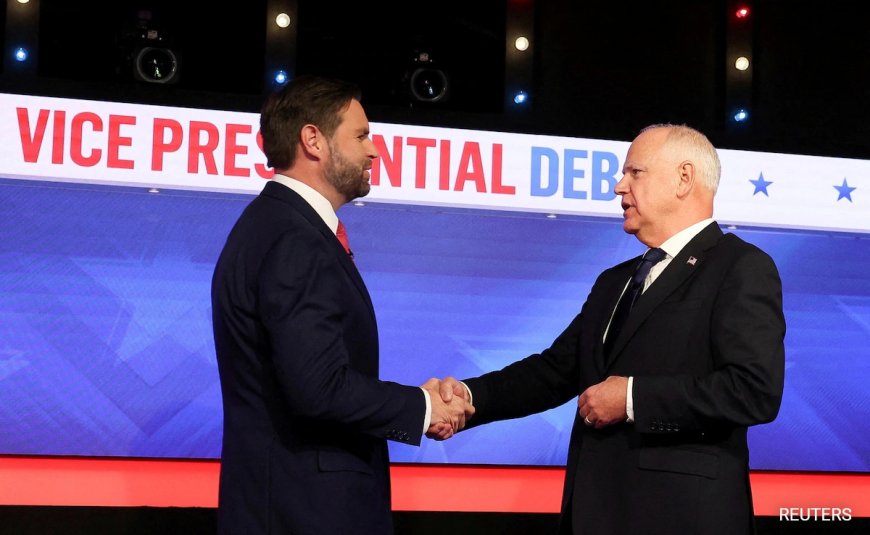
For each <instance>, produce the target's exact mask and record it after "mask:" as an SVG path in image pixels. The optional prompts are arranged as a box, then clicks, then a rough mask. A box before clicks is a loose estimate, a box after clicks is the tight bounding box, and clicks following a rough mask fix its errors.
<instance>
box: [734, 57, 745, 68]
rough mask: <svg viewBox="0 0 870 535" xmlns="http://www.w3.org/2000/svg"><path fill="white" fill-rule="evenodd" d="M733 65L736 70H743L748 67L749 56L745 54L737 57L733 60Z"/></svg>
mask: <svg viewBox="0 0 870 535" xmlns="http://www.w3.org/2000/svg"><path fill="white" fill-rule="evenodd" d="M734 67H735V68H736V69H737V70H738V71H745V70H746V69H748V68H749V58H747V57H746V56H740V57H739V58H737V61H735V62H734Z"/></svg>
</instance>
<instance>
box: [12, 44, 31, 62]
mask: <svg viewBox="0 0 870 535" xmlns="http://www.w3.org/2000/svg"><path fill="white" fill-rule="evenodd" d="M12 55H13V56H14V57H15V61H27V56H28V54H27V49H26V48H24V47H22V46H19V47H18V48H16V49H15V52H14V53H13V54H12Z"/></svg>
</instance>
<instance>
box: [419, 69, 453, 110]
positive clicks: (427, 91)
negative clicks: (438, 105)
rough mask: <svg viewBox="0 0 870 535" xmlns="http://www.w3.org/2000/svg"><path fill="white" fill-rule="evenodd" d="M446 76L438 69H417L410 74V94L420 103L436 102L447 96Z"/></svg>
mask: <svg viewBox="0 0 870 535" xmlns="http://www.w3.org/2000/svg"><path fill="white" fill-rule="evenodd" d="M447 87H448V82H447V75H445V74H444V71H441V70H438V69H417V70H416V71H414V72H413V73H412V74H411V94H412V95H414V98H416V99H417V100H419V101H422V102H437V101H439V100H441V99H443V98H444V96H445V95H446V94H447Z"/></svg>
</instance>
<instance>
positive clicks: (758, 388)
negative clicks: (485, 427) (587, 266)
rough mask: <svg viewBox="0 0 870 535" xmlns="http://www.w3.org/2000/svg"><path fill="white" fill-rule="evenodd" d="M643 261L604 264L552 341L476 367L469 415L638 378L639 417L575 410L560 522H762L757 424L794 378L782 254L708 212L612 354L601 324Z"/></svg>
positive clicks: (641, 527)
mask: <svg viewBox="0 0 870 535" xmlns="http://www.w3.org/2000/svg"><path fill="white" fill-rule="evenodd" d="M639 260H640V257H638V258H634V259H632V260H629V261H627V262H624V263H622V264H620V265H617V266H615V267H613V268H610V269H608V270H606V271H604V272H603V273H602V274H601V275H600V276H599V277H598V279H597V280H596V282H595V284H594V285H593V287H592V290H591V292H590V294H589V296H588V298H587V300H586V303H585V304H584V305H583V307H582V309H581V311H580V314H579V315H578V316H577V317H576V318H574V320H573V321H572V322H571V324H570V325H569V326H568V327H567V329H566V330H565V331H564V332H563V333H562V334H561V335H560V336H559V337H558V338H557V339H556V340H555V341H554V342H553V344H552V346H551V347H549V348H548V349H546V350H544V351H543V352H541V353H540V354H537V355H532V356H529V357H527V358H525V359H523V360H521V361H519V362H516V363H514V364H511V365H509V366H507V367H506V368H504V369H502V370H500V371H496V372H492V373H489V374H485V375H483V376H481V377H478V378H473V379H466V380H465V382H466V384H467V385H468V387H469V388H470V390H471V392H472V394H473V396H474V405H475V408H476V413H475V415H474V418H472V420H471V421H470V423H469V427H472V426H474V425H480V424H482V423H486V422H489V421H493V420H500V419H505V418H516V417H520V416H525V415H528V414H533V413H536V412H540V411H542V410H546V409H549V408H552V407H555V406H558V405H561V404H563V403H565V402H566V401H568V400H572V399H574V402H576V399H575V398H576V396H577V395H578V394H579V393H581V392H583V391H584V390H585V389H586V388H588V387H589V386H592V385H594V384H597V383H599V382H601V381H603V380H604V379H605V378H607V377H608V376H612V375H619V376H633V377H634V384H633V404H634V405H633V406H634V412H635V421H634V423H621V424H617V425H613V426H610V427H606V428H603V429H594V428H590V427H587V426H586V425H584V424H583V418H582V417H580V416H579V413H578V415H577V416H576V417H575V421H574V428H573V432H572V435H571V439H570V443H569V449H568V465H567V469H566V478H565V487H564V492H563V503H562V523H561V531H562V532H563V533H571V532H572V531H573V532H574V533H583V534H601V535H622V534H626V535H627V534H636V533H644V534H647V535H649V534H668V535H671V534H675V533H679V534H681V535H689V534H705V535H706V534H722V535H736V534H746V533H752V532H753V530H754V526H753V513H752V501H751V495H750V488H749V451H748V448H747V441H746V432H747V428H748V426H750V425H753V424H759V423H764V422H769V421H771V420H773V419H774V418H775V417H776V414H777V412H778V411H779V406H780V401H781V398H782V390H783V375H784V359H785V357H784V344H783V341H784V336H785V320H784V317H783V313H782V289H781V282H780V279H779V275H778V272H777V269H776V266H775V265H774V263H773V261H772V260H771V258H770V257H769V256H768V255H767V254H766V253H764V252H763V251H761V250H760V249H758V248H757V247H755V246H753V245H751V244H748V243H746V242H744V241H743V240H741V239H740V238H738V237H736V236H734V235H733V234H727V235H723V233H722V231H721V230H719V227H718V225H716V224H715V223H713V224H710V225H709V226H707V227H706V228H705V229H703V230H702V231H701V232H700V233H699V234H698V235H697V236H696V237H695V238H694V239H692V240H691V241H690V242H689V243H688V244H687V245H686V247H685V248H683V250H682V251H681V252H680V253H679V254H678V255H677V256H676V257H675V258H674V259H673V260H672V261H671V263H670V264H669V265H668V266H667V267H666V268H665V270H664V271H663V272H662V273H661V274H660V275H659V277H658V278H657V279H656V281H655V282H654V283H653V284H652V285H651V286H650V287H649V288H648V289H647V290H646V291H645V292H644V293H643V295H642V296H641V297H640V298H639V299H638V301H637V303H636V304H635V308H634V310H633V311H632V313H631V315H630V316H629V319H628V321H627V323H626V324H625V326H624V327H623V329H622V331H621V332H620V333H619V338H618V339H617V340H616V341H615V345H614V348H613V350H612V353H611V355H610V356H609V357H607V356H605V354H604V350H603V343H602V338H603V334H604V330H605V328H606V326H607V323H608V321H609V320H610V314H611V313H612V311H613V309H614V307H615V306H616V302H617V300H618V299H619V296H620V294H621V292H622V289H623V287H624V286H625V283H626V281H628V279H629V278H630V276H631V274H632V273H633V271H634V269H635V266H636V265H637V263H638V262H639ZM572 528H573V529H572Z"/></svg>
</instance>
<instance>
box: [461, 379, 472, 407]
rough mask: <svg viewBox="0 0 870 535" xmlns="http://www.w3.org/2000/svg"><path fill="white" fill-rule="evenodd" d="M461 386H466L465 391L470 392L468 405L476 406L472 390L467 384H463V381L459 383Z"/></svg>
mask: <svg viewBox="0 0 870 535" xmlns="http://www.w3.org/2000/svg"><path fill="white" fill-rule="evenodd" d="M459 384H461V385H462V386H464V387H465V391H466V392H468V404H469V405H474V396H472V395H471V389H470V388H468V385H467V384H465V383H463V382H462V381H459Z"/></svg>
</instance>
